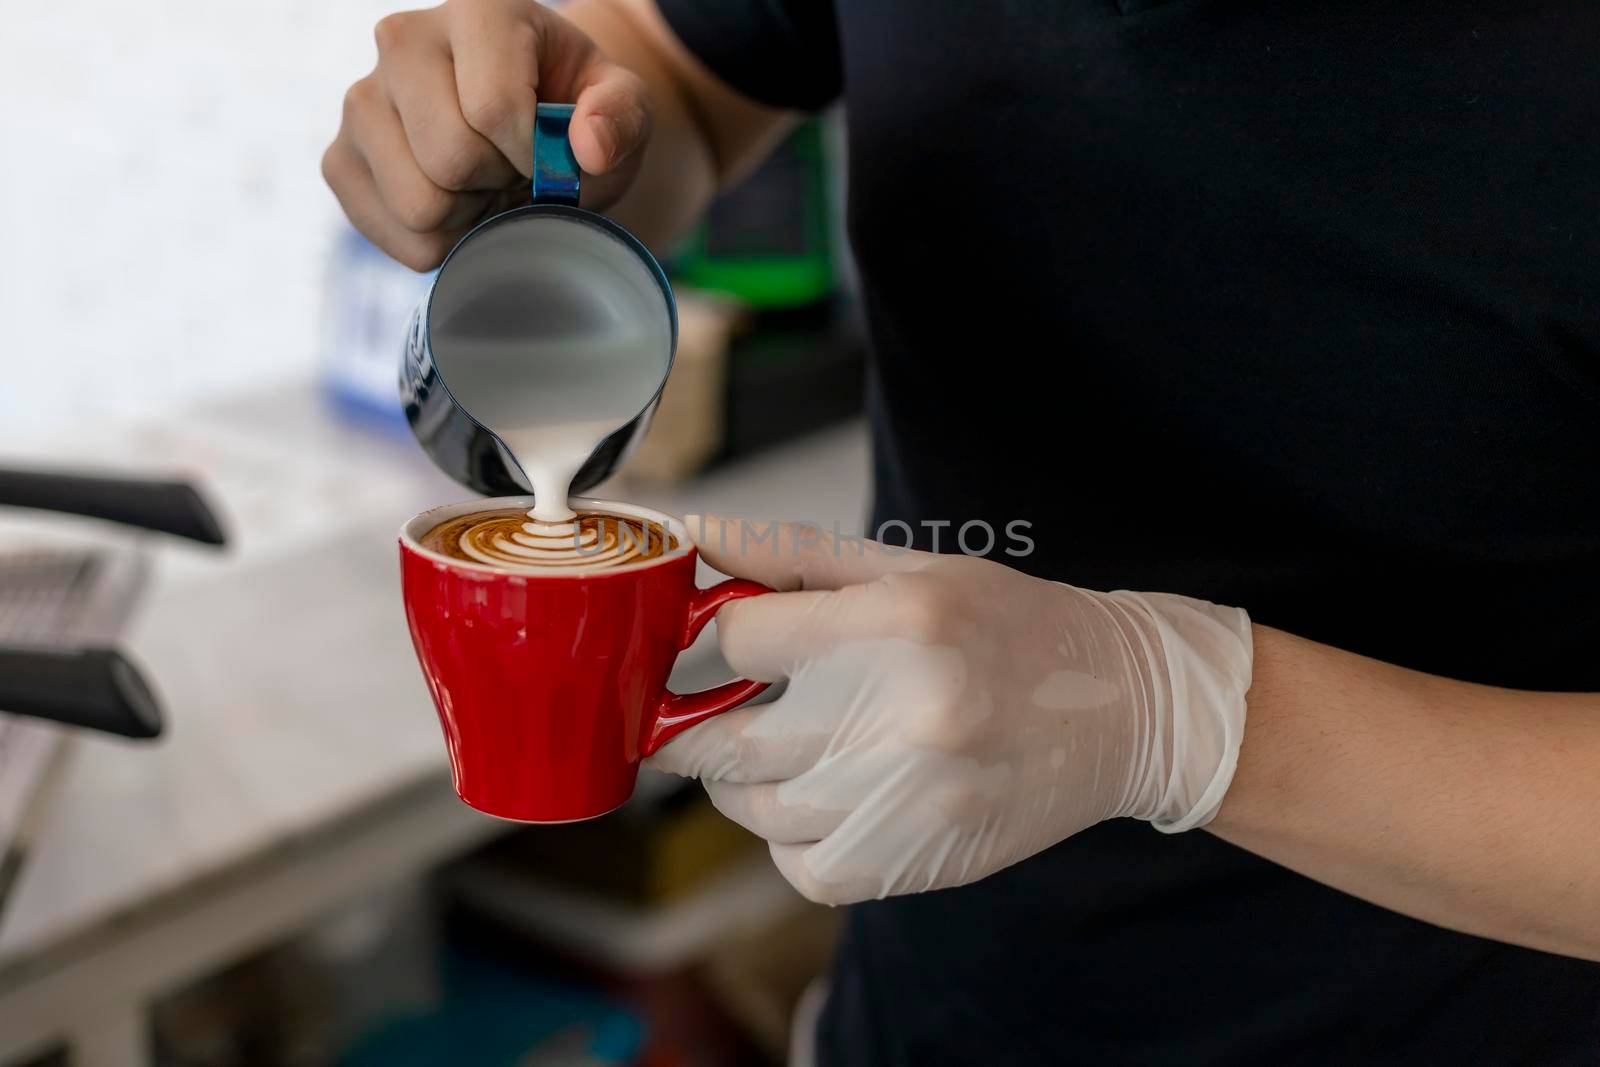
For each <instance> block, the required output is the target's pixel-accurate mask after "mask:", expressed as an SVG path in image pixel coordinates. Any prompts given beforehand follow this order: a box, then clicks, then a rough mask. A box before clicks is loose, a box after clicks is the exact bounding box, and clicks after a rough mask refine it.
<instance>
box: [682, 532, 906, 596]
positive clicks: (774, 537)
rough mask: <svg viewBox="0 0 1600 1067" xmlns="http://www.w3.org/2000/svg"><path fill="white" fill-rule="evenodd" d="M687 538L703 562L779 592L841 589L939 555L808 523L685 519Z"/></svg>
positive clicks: (892, 572) (901, 569) (725, 572)
mask: <svg viewBox="0 0 1600 1067" xmlns="http://www.w3.org/2000/svg"><path fill="white" fill-rule="evenodd" d="M683 521H684V525H685V526H686V527H687V528H688V530H689V539H690V540H692V541H693V542H694V543H695V547H697V548H699V549H700V554H701V555H702V556H704V557H705V560H706V562H707V563H709V564H711V565H712V566H713V567H715V568H717V570H719V571H721V572H722V573H724V574H731V575H733V576H734V577H735V578H749V579H751V580H752V581H757V582H760V583H762V584H763V585H769V586H771V587H772V588H774V589H778V590H795V589H840V588H843V587H844V586H847V585H860V584H862V583H864V582H870V581H872V580H874V579H876V578H879V577H882V576H883V575H885V574H894V573H899V572H904V571H915V570H921V569H922V568H923V567H925V566H927V565H928V563H929V562H931V561H933V560H935V559H937V558H938V557H937V556H934V555H932V554H931V553H928V552H918V551H915V550H913V549H909V548H897V547H895V546H893V545H884V544H880V543H878V542H877V541H869V540H867V539H866V538H864V537H851V536H848V535H845V534H841V533H838V532H837V531H836V530H835V529H823V528H822V527H820V526H818V525H817V524H816V523H808V522H799V523H791V522H758V521H755V520H752V519H728V518H722V517H720V516H716V515H687V516H685V517H684V520H683Z"/></svg>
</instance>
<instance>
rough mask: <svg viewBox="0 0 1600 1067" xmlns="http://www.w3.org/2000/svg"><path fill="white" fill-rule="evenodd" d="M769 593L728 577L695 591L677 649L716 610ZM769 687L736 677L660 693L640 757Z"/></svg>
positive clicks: (688, 642)
mask: <svg viewBox="0 0 1600 1067" xmlns="http://www.w3.org/2000/svg"><path fill="white" fill-rule="evenodd" d="M770 592H772V590H771V589H768V588H767V587H766V586H764V585H762V584H761V583H760V582H749V581H745V580H744V579H743V578H729V579H728V580H727V581H725V582H718V583H717V584H716V585H714V586H712V587H711V588H709V589H696V590H695V591H694V596H693V597H692V598H690V600H689V617H688V618H687V619H686V620H685V621H684V624H683V639H682V641H681V642H680V643H679V645H678V647H679V648H680V649H684V648H688V647H689V646H690V645H692V644H694V639H695V638H697V637H699V636H700V631H701V630H704V629H705V628H706V623H708V622H710V621H711V620H712V619H713V618H715V617H716V614H717V609H719V608H721V607H722V605H724V604H726V603H728V602H729V601H730V600H739V599H742V598H743V597H747V596H760V595H761V594H762V593H770ZM768 684H769V683H767V682H752V681H750V680H749V679H747V678H735V679H734V680H733V681H731V682H724V683H723V684H721V685H719V686H715V687H713V688H711V689H707V690H704V691H703V692H699V693H681V694H680V693H673V692H670V691H669V692H666V693H662V694H661V702H660V703H659V704H657V705H656V724H655V727H654V728H653V729H651V731H650V736H649V737H647V738H646V739H645V742H644V751H643V752H642V753H641V755H645V756H653V755H655V753H656V751H657V750H658V749H660V748H661V746H662V745H664V744H666V743H667V742H668V741H671V740H672V739H673V738H674V737H677V736H678V735H679V734H681V733H683V731H685V730H687V729H688V728H689V727H691V726H698V725H699V724H700V723H703V722H705V721H706V720H707V719H709V718H711V717H712V716H713V715H721V714H722V713H723V712H725V711H731V710H732V709H734V708H736V707H738V706H739V705H740V704H743V703H744V702H745V701H746V700H749V699H750V698H751V697H753V696H755V695H756V694H757V693H759V692H761V691H762V690H763V689H765V688H766V687H767V685H768Z"/></svg>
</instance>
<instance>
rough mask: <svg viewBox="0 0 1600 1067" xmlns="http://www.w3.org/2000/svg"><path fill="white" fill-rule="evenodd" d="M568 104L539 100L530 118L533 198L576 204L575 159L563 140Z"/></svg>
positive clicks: (538, 201) (569, 118)
mask: <svg viewBox="0 0 1600 1067" xmlns="http://www.w3.org/2000/svg"><path fill="white" fill-rule="evenodd" d="M571 123H572V105H571V104H540V105H539V106H538V108H537V109H536V112H535V114H534V118H533V202H534V203H535V204H566V205H567V206H569V207H577V206H578V161H577V159H576V158H574V157H573V155H572V142H571V141H569V140H567V127H568V126H569V125H570V124H571Z"/></svg>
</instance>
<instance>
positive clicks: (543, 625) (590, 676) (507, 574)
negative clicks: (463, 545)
mask: <svg viewBox="0 0 1600 1067" xmlns="http://www.w3.org/2000/svg"><path fill="white" fill-rule="evenodd" d="M573 504H574V505H575V506H577V507H580V508H582V509H583V510H585V511H601V512H607V513H609V514H614V515H624V516H628V517H630V518H636V519H643V520H646V521H648V522H652V523H656V524H658V525H659V526H660V527H662V528H664V529H667V530H670V531H671V532H672V533H673V534H674V535H676V537H677V539H678V546H679V547H678V548H677V549H675V550H673V551H670V552H668V553H666V554H665V555H662V556H658V557H656V558H655V559H650V560H645V561H642V562H639V563H630V564H625V565H623V566H620V567H612V568H609V569H599V570H587V571H586V570H583V569H581V568H580V569H577V570H573V571H568V570H560V571H556V570H551V571H547V572H541V571H537V570H526V571H512V570H506V569H502V568H496V567H490V566H487V565H485V564H480V563H469V562H465V561H462V560H458V559H451V558H450V557H448V556H444V555H441V554H439V553H437V552H433V551H430V550H428V549H426V548H423V547H422V543H421V542H422V537H423V535H424V534H426V533H427V532H428V531H429V530H431V529H433V528H434V527H435V526H437V525H438V524H439V523H441V522H445V521H447V520H449V519H453V518H456V517H458V516H461V515H466V514H469V513H471V512H475V511H489V510H492V509H496V508H529V507H532V506H533V501H532V499H531V498H527V497H501V498H498V499H489V500H473V501H469V502H466V503H462V504H451V505H448V506H446V507H439V508H434V509H432V510H430V511H424V512H423V513H422V514H420V515H418V516H416V517H415V518H413V519H412V520H411V521H410V522H408V523H406V524H405V526H404V527H402V528H401V530H400V578H401V590H402V593H403V595H404V597H405V605H406V622H407V623H408V624H409V626H410V628H411V641H412V644H413V645H414V646H415V647H416V650H417V661H418V662H419V663H421V665H422V673H423V676H424V677H425V678H426V679H427V682H428V690H429V691H430V692H431V693H432V694H433V703H434V706H435V707H436V708H437V709H438V711H439V722H440V725H442V726H443V727H444V738H445V745H446V747H447V748H448V749H449V752H450V769H451V772H452V773H453V775H454V777H455V785H456V793H457V794H458V795H459V796H460V797H461V799H462V800H464V801H466V802H467V803H468V804H470V805H471V806H472V807H474V808H477V809H478V810H479V811H482V812H485V813H487V814H489V815H495V816H498V817H499V818H502V819H515V820H518V821H520V822H570V821H573V820H576V819H589V818H593V817H594V816H596V815H604V814H605V813H606V812H608V811H610V810H612V809H613V808H615V807H618V806H619V805H621V804H622V803H623V801H625V800H627V799H628V797H629V796H630V795H632V793H633V786H634V781H635V779H636V778H637V777H638V774H639V761H640V760H641V759H643V758H644V757H645V756H648V755H650V754H651V753H653V752H655V751H656V750H657V749H658V748H660V747H661V746H662V745H664V744H666V743H667V742H668V741H669V740H671V739H672V738H673V737H675V736H677V735H678V734H679V733H681V732H683V731H684V730H687V729H688V728H689V727H691V726H694V725H695V724H697V723H700V722H704V721H705V720H706V719H709V718H711V716H713V715H718V714H721V713H722V712H724V711H727V710H729V709H730V708H734V707H737V706H738V705H739V704H741V703H743V702H744V701H746V700H748V699H749V698H751V697H753V696H755V695H756V694H757V693H759V692H761V691H762V690H763V689H765V688H766V684H765V683H762V682H751V681H745V680H743V679H740V680H736V681H732V682H728V683H726V684H724V685H719V686H717V687H716V688H714V689H708V690H706V691H705V692H703V693H685V694H681V695H680V694H678V693H673V692H670V691H669V690H668V689H667V675H668V673H669V672H670V671H671V670H672V664H673V661H674V660H676V659H677V658H678V653H680V652H682V651H683V650H684V649H685V648H687V647H689V645H690V643H691V642H693V641H694V639H695V637H696V636H697V635H698V634H699V633H700V631H701V630H702V629H704V627H705V625H706V623H708V622H710V621H711V618H712V617H713V616H714V615H715V614H716V613H717V609H718V608H720V607H721V606H722V605H723V604H726V603H727V602H728V601H730V600H737V599H738V598H740V597H747V596H755V595H757V594H759V593H767V592H771V590H769V589H768V588H767V587H766V586H763V585H758V584H757V583H755V582H747V581H743V580H740V579H730V580H728V581H725V582H721V583H719V584H717V585H714V586H712V587H711V588H709V589H699V588H696V586H695V559H696V555H697V554H696V552H695V549H694V546H693V545H692V544H690V543H689V538H688V532H687V531H686V530H685V529H684V526H683V523H682V522H680V521H679V520H677V519H674V518H672V517H671V516H669V515H663V514H661V513H659V512H655V511H651V510H649V509H647V508H641V507H636V506H634V505H632V504H618V503H614V502H611V501H605V500H574V501H573Z"/></svg>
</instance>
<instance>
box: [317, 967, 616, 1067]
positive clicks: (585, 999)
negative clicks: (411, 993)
mask: <svg viewBox="0 0 1600 1067" xmlns="http://www.w3.org/2000/svg"><path fill="white" fill-rule="evenodd" d="M444 970H445V976H444V981H445V998H444V1001H443V1003H441V1004H440V1005H439V1006H438V1008H437V1009H436V1010H434V1011H432V1012H411V1013H407V1014H404V1015H399V1016H397V1017H395V1018H392V1019H390V1020H388V1021H387V1022H386V1023H384V1024H382V1025H380V1026H379V1027H377V1028H376V1029H374V1030H373V1031H372V1032H370V1033H368V1034H367V1035H366V1036H365V1037H363V1038H362V1039H361V1040H360V1041H358V1042H357V1043H356V1045H355V1047H354V1048H352V1049H350V1050H349V1051H348V1052H347V1053H346V1054H345V1055H344V1056H342V1057H340V1059H339V1067H443V1065H449V1067H532V1065H538V1067H544V1065H545V1064H549V1065H550V1067H625V1065H627V1064H631V1063H634V1062H635V1061H636V1060H637V1058H638V1057H639V1055H640V1053H641V1052H642V1051H643V1049H644V1042H645V1035H644V1024H643V1021H642V1020H641V1019H640V1018H639V1016H638V1015H637V1014H636V1013H635V1012H634V1011H633V1010H632V1009H630V1008H628V1007H626V1006H624V1005H622V1004H620V1003H619V1002H617V1001H615V1000H612V999H611V998H609V997H607V996H605V995H603V994H600V993H597V992H593V991H590V990H587V989H584V988H582V987H580V986H563V985H556V984H553V983H551V982H549V981H545V980H540V979H536V978H533V977H531V976H529V975H527V974H524V973H522V972H521V971H518V970H515V969H513V968H511V967H508V966H506V965H505V964H503V963H499V962H496V961H494V960H490V959H487V958H484V957H482V956H480V955H477V954H474V953H450V954H447V956H446V958H445V961H444Z"/></svg>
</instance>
